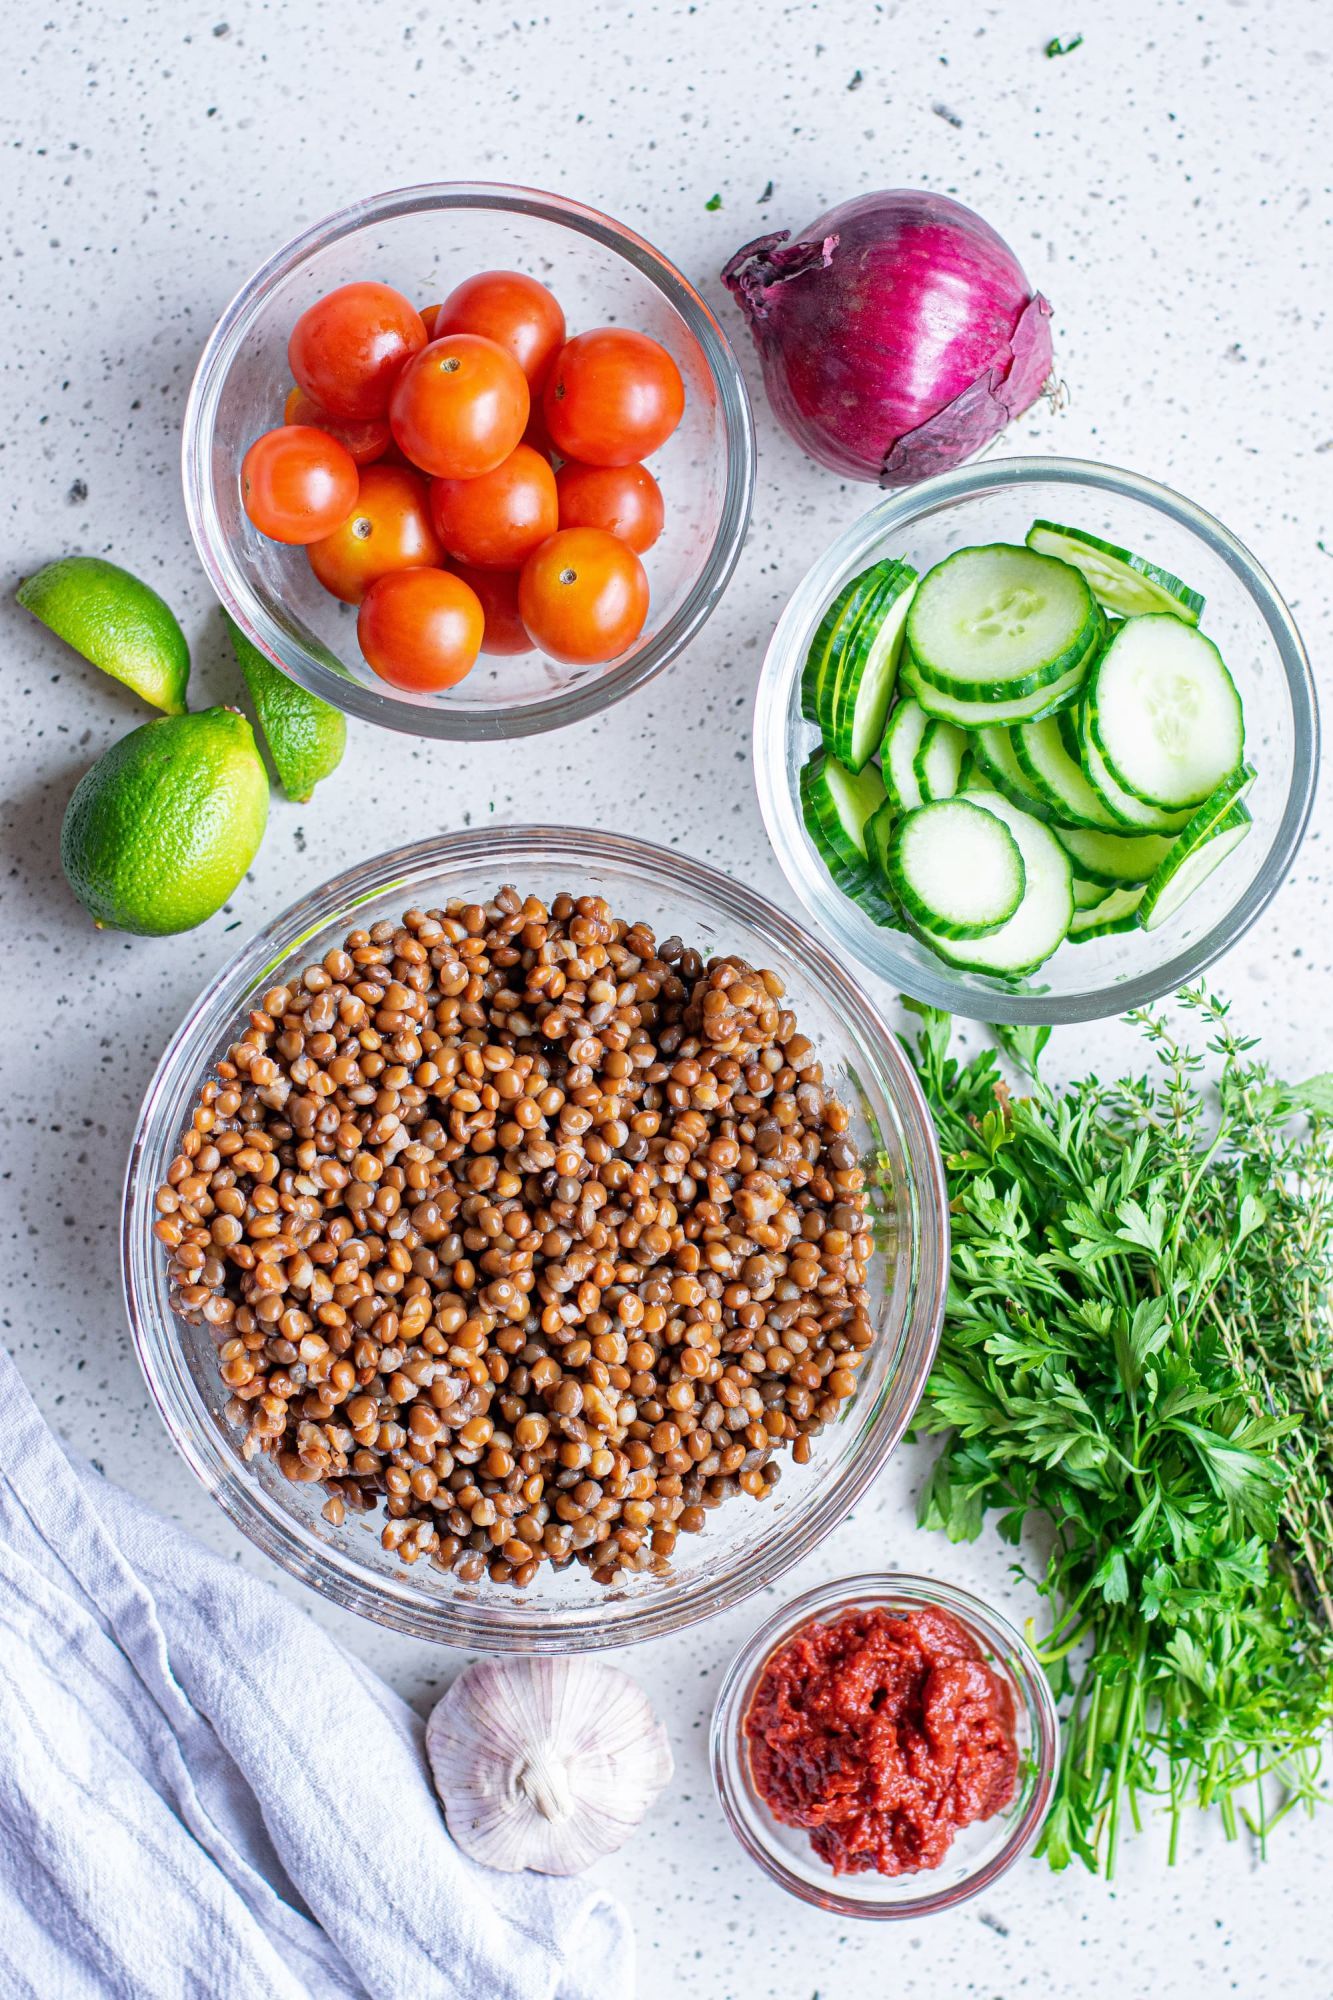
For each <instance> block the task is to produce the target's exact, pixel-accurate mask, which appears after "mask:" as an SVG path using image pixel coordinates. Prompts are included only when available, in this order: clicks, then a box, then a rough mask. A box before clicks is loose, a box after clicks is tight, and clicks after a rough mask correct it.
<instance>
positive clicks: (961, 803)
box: [888, 799, 1027, 939]
mask: <svg viewBox="0 0 1333 2000" xmlns="http://www.w3.org/2000/svg"><path fill="white" fill-rule="evenodd" d="M888 862H889V880H890V882H891V883H892V884H893V891H894V894H895V896H896V897H897V899H898V902H899V903H900V904H901V906H902V909H903V911H904V913H905V915H906V916H907V917H908V918H909V919H912V918H914V919H915V921H916V922H917V923H918V924H922V925H924V926H925V928H926V929H927V930H929V931H930V933H931V935H932V937H945V938H967V939H978V938H984V937H989V936H990V935H991V933H992V932H994V931H998V930H999V928H1000V926H1001V925H1002V924H1007V923H1008V922H1009V919H1010V918H1011V917H1012V916H1013V914H1014V912H1015V910H1016V909H1017V908H1018V906H1019V903H1020V902H1021V901H1022V898H1023V889H1024V885H1025V882H1026V879H1027V878H1026V875H1025V873H1024V868H1023V856H1022V854H1021V853H1020V851H1019V846H1018V842H1017V841H1016V840H1015V839H1014V836H1013V834H1012V833H1011V832H1010V831H1009V828H1008V827H1007V826H1006V825H1005V823H1004V821H1003V820H1002V819H999V818H997V816H996V815H995V814H994V813H993V812H990V811H989V810H988V809H987V808H986V807H985V806H982V805H980V804H979V803H978V802H977V801H976V800H975V799H935V800H932V801H931V802H930V803H929V804H927V805H924V806H918V808H917V810H916V811H915V812H910V813H907V814H906V815H905V816H904V817H903V818H902V819H900V820H899V821H898V822H897V823H896V825H895V826H894V827H893V830H892V833H891V834H890V837H889V853H888Z"/></svg>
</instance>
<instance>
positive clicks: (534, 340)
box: [435, 271, 565, 391]
mask: <svg viewBox="0 0 1333 2000" xmlns="http://www.w3.org/2000/svg"><path fill="white" fill-rule="evenodd" d="M445 333H479V334H482V335H483V336H484V337H485V338H486V339H487V340H493V341H494V342H495V343H496V345H497V346H498V347H503V348H504V350H505V352H506V354H512V355H513V357H514V359H515V361H517V363H518V365H519V367H520V368H521V369H522V370H523V373H524V374H525V375H526V376H527V378H528V384H529V387H530V388H532V389H533V390H534V391H535V390H536V389H538V388H540V386H541V382H542V378H543V377H544V375H545V373H546V370H547V368H548V367H549V366H550V362H551V357H552V356H553V355H554V353H555V351H556V349H557V348H558V347H559V345H560V343H561V341H562V340H563V339H564V337H565V315H564V314H563V312H562V311H561V310H560V306H559V303H558V301H557V300H556V299H554V298H553V297H552V296H551V294H550V292H548V291H547V289H546V287H545V285H539V284H538V283H537V280H536V279H535V278H528V277H525V276H524V274H523V272H522V271H482V272H480V273H479V274H478V275H477V276H476V277H475V278H465V279H464V280H463V283H462V284H461V285H458V286H456V287H455V288H454V290H453V291H452V292H450V294H449V296H448V298H447V299H446V300H445V302H444V304H443V305H442V306H441V307H439V309H438V317H437V319H436V321H435V337H436V338H437V339H438V337H439V336H440V335H441V334H445Z"/></svg>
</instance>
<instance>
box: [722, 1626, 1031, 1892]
mask: <svg viewBox="0 0 1333 2000" xmlns="http://www.w3.org/2000/svg"><path fill="white" fill-rule="evenodd" d="M745 1733H746V1736H747V1737H748V1739H749V1745H750V1769H751V1771H752V1772H753V1775H754V1782H755V1785H756V1786H757V1788H758V1791H759V1794H760V1796H761V1797H762V1798H763V1799H764V1800H765V1802H766V1803H767V1805H768V1806H769V1808H770V1809H771V1811H772V1812H773V1813H774V1814H775V1815H776V1816H777V1818H778V1819H780V1820H782V1821H784V1822H785V1823H786V1825H788V1826H803V1827H807V1828H809V1831H810V1842H811V1845H812V1847H813V1848H814V1850H815V1852H816V1854H818V1855H819V1856H820V1857H821V1858H822V1859H823V1860H824V1861H827V1862H828V1863H829V1865H830V1866H831V1867H832V1869H833V1872H834V1874H835V1875H855V1874H863V1873H868V1872H869V1871H871V1870H876V1871H878V1873H879V1874H881V1875H905V1874H910V1873H913V1872H915V1871H916V1870H918V1869H925V1868H937V1867H938V1866H939V1864H940V1862H941V1861H942V1860H943V1859H944V1856H945V1854H946V1853H947V1852H948V1850H949V1847H950V1844H951V1842H952V1841H953V1837H954V1835H955V1834H956V1833H957V1832H958V1831H959V1829H960V1828H961V1827H965V1826H970V1825H971V1824H972V1823H973V1821H974V1820H982V1819H989V1818H990V1817H991V1815H992V1814H993V1813H997V1812H1001V1811H1003V1809H1004V1807H1005V1806H1007V1805H1008V1804H1009V1802H1010V1800H1011V1799H1012V1798H1013V1796H1014V1790H1015V1787H1016V1785H1017V1781H1018V1748H1017V1744H1016V1742H1015V1738H1014V1701H1013V1695H1012V1692H1011V1690H1010V1688H1009V1685H1008V1683H1007V1682H1006V1681H1005V1680H1004V1679H1003V1678H1002V1677H1001V1676H1000V1675H999V1674H997V1673H996V1672H994V1671H993V1669H992V1668H990V1667H989V1666H987V1664H986V1662H985V1660H984V1659H983V1658H982V1654H981V1649H980V1647H979V1646H978V1645H977V1643H976V1641H975V1640H974V1639H973V1638H972V1636H971V1634H970V1633H969V1632H967V1631H966V1630H965V1629H964V1627H963V1626H962V1625H960V1624H959V1622H958V1620H957V1619H956V1618H951V1617H950V1616H949V1615H948V1613H947V1612H943V1611H934V1610H929V1609H923V1610H920V1611H907V1612H900V1611H887V1610H884V1609H883V1608H882V1607H880V1606H876V1607H874V1608H872V1609H868V1610H864V1611H848V1612H846V1613H844V1615H843V1616H842V1617H840V1618H838V1619H835V1620H834V1621H833V1622H832V1623H831V1624H828V1625H821V1624H818V1623H812V1624H810V1625H807V1626H805V1627H804V1629H803V1630H802V1631H799V1632H797V1633H796V1634H795V1636H794V1637H793V1638H791V1639H789V1640H788V1641H787V1642H786V1644H785V1645H783V1646H782V1647H780V1648H779V1650H778V1651H777V1652H776V1653H774V1655H773V1657H772V1659H771V1660H770V1661H769V1662H768V1665H767V1667H766V1668H765V1669H764V1673H763V1677H762V1679H761V1680H760V1682H759V1686H758V1688H757V1689H756V1691H755V1694H754V1698H753V1700H752V1701H751V1703H750V1708H749V1713H748V1714H747V1716H746V1718H745Z"/></svg>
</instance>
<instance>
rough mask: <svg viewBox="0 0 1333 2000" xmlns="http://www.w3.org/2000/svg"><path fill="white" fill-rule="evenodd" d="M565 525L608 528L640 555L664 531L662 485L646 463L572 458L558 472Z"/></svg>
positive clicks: (561, 520)
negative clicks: (595, 462) (589, 462)
mask: <svg viewBox="0 0 1333 2000" xmlns="http://www.w3.org/2000/svg"><path fill="white" fill-rule="evenodd" d="M555 490H556V494H557V496H558V498H559V502H560V525H561V527H562V528H605V530H606V532H607V534H608V535H619V537H620V539H621V541H622V542H628V543H629V545H630V547H631V548H632V549H633V550H634V551H635V552H636V554H638V555H642V554H643V552H644V550H645V549H650V548H651V547H652V545H653V543H654V542H655V541H656V540H657V538H658V536H659V535H660V534H661V532H662V523H663V521H664V520H665V518H666V510H665V508H664V507H663V505H662V489H661V487H660V486H659V485H658V483H657V481H656V480H655V479H654V478H653V475H652V473H651V472H649V470H648V468H647V466H646V465H579V464H578V463H577V461H576V460H574V459H572V458H571V459H567V460H566V461H565V463H564V464H563V465H562V466H561V468H560V470H559V472H557V473H556V475H555Z"/></svg>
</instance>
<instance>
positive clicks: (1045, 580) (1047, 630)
mask: <svg viewBox="0 0 1333 2000" xmlns="http://www.w3.org/2000/svg"><path fill="white" fill-rule="evenodd" d="M1096 622H1097V607H1096V604H1095V603H1094V601H1093V596H1092V592H1091V591H1090V590H1089V588H1088V585H1087V580H1086V578H1085V577H1084V576H1083V574H1082V572H1081V571H1080V570H1077V569H1074V568H1072V567H1071V566H1070V564H1068V563H1063V562H1056V561H1054V560H1053V559H1052V558H1051V557H1050V556H1044V555H1038V554H1036V553H1034V552H1033V550H1031V549H1027V548H1023V547H1022V546H1021V545H1019V544H1017V543H1013V542H992V543H990V544H988V545H986V546H984V547H981V548H970V549H959V550H958V552H957V554H956V555H952V556H946V557H945V559H944V561H943V562H942V563H937V564H936V566H935V568H934V569H932V570H930V571H929V572H928V573H927V574H926V575H925V576H924V577H923V578H922V579H921V583H920V585H919V587H918V589H917V593H916V596H915V598H914V599H913V602H912V608H911V610H910V611H909V612H908V614H907V641H908V645H909V646H910V647H911V650H912V658H913V660H914V661H915V663H916V666H917V669H918V671H919V673H920V674H921V676H922V678H923V679H925V680H928V681H929V682H930V683H931V685H932V686H934V687H937V688H939V690H940V691H941V693H943V694H949V695H953V696H954V697H955V698H957V699H958V700H961V701H987V700H992V699H995V698H996V697H998V698H999V699H1001V700H1010V701H1012V700H1018V699H1020V698H1021V697H1022V696H1024V695H1029V694H1032V693H1034V692H1035V691H1036V690H1037V689H1038V688H1044V687H1049V686H1050V685H1051V683H1052V682H1053V681H1058V680H1060V679H1061V678H1062V677H1063V676H1064V675H1065V674H1067V673H1068V672H1069V670H1070V668H1071V667H1074V666H1076V665H1077V664H1078V662H1079V661H1080V660H1081V659H1082V658H1083V655H1084V653H1085V652H1086V651H1087V649H1088V643H1089V640H1090V638H1091V635H1092V629H1093V626H1094V624H1095V623H1096Z"/></svg>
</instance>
